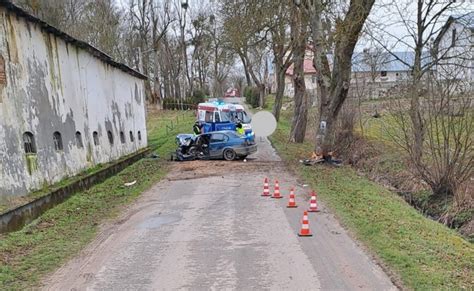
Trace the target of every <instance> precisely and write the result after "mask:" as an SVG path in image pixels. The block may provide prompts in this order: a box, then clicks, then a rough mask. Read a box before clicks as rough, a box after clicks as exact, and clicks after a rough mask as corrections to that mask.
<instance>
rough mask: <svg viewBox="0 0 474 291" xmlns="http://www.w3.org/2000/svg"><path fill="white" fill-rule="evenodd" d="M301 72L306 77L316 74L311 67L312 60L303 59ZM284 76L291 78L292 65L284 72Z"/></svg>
mask: <svg viewBox="0 0 474 291" xmlns="http://www.w3.org/2000/svg"><path fill="white" fill-rule="evenodd" d="M303 70H304V73H305V74H307V75H313V74H316V69H315V68H314V66H313V60H312V59H304V61H303ZM286 75H288V76H293V64H291V65H290V67H289V68H288V70H286Z"/></svg>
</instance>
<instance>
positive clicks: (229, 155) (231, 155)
mask: <svg viewBox="0 0 474 291" xmlns="http://www.w3.org/2000/svg"><path fill="white" fill-rule="evenodd" d="M235 157H236V154H235V152H234V150H233V149H225V150H224V159H225V160H226V161H233V160H234V159H235Z"/></svg>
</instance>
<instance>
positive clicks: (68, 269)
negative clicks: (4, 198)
mask: <svg viewBox="0 0 474 291" xmlns="http://www.w3.org/2000/svg"><path fill="white" fill-rule="evenodd" d="M258 141H259V152H258V153H257V154H255V155H254V157H253V158H250V159H249V160H248V162H246V163H244V162H242V161H236V162H224V161H215V162H212V161H194V162H189V163H186V162H184V163H177V164H176V165H175V167H174V170H173V171H172V172H171V173H169V175H168V178H167V179H165V180H164V181H162V182H160V183H158V184H156V185H155V186H154V187H153V188H151V189H150V190H149V191H147V192H145V193H144V194H143V195H142V196H141V197H140V198H139V200H138V201H137V202H136V203H135V204H134V205H132V206H131V207H130V208H129V209H127V210H126V211H125V213H124V214H123V216H122V217H121V218H120V219H119V220H117V221H116V222H114V223H110V224H108V225H105V226H103V227H102V232H101V233H100V235H99V237H98V238H97V239H96V240H95V241H94V242H93V243H92V244H91V245H90V246H88V247H87V248H86V250H85V251H84V252H82V253H81V254H80V255H79V256H77V257H76V258H74V259H73V260H71V261H70V262H68V263H67V264H66V265H65V266H63V267H62V268H61V269H59V270H58V271H57V272H56V273H55V274H53V275H52V276H51V277H50V278H48V279H47V280H46V281H45V282H44V286H43V288H44V289H48V290H162V289H167V290H170V289H239V290H250V289H292V290H317V289H322V290H355V289H360V290H392V289H396V287H395V286H394V285H393V284H392V283H391V281H390V279H389V277H388V276H387V275H386V274H385V273H384V272H383V271H382V270H381V268H380V267H379V266H378V265H377V264H376V263H375V262H374V261H373V260H372V259H371V258H370V257H369V256H368V255H367V254H365V253H364V251H363V250H362V249H361V248H360V247H359V246H358V244H357V242H355V241H354V240H353V239H351V238H350V237H349V235H348V234H347V233H346V231H345V230H344V229H343V228H342V227H341V226H340V225H339V223H338V222H337V220H336V219H335V218H334V217H333V216H332V215H331V214H330V212H329V211H328V210H327V209H326V208H325V207H324V205H321V207H322V211H321V212H319V213H312V214H310V215H309V218H310V228H311V230H312V232H313V234H314V235H313V236H312V237H298V236H297V232H298V230H299V228H300V226H301V223H300V221H301V218H302V213H303V210H304V209H305V208H306V207H307V206H308V202H307V199H306V198H305V199H303V196H304V195H306V194H307V193H308V192H309V189H308V188H305V187H302V185H298V183H297V181H296V179H295V178H294V177H293V176H292V175H291V174H289V173H288V172H287V171H286V170H285V168H284V166H283V165H282V163H281V162H279V158H278V156H277V155H276V154H275V153H274V151H273V149H272V148H271V146H270V144H269V143H268V141H267V140H266V139H258ZM265 177H269V178H271V179H272V180H273V179H279V181H280V187H281V191H282V194H283V195H285V196H287V195H288V190H289V187H291V186H295V187H296V191H295V192H296V195H297V199H296V200H297V203H298V204H299V207H298V208H296V209H288V208H286V207H285V206H286V203H287V199H286V198H285V199H280V200H277V199H271V198H264V197H260V194H261V192H262V183H263V180H264V178H265Z"/></svg>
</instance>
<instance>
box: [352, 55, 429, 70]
mask: <svg viewBox="0 0 474 291" xmlns="http://www.w3.org/2000/svg"><path fill="white" fill-rule="evenodd" d="M364 59H365V54H364V53H363V52H358V53H354V55H353V56H352V71H353V72H370V71H371V66H370V61H364ZM376 60H377V62H378V65H377V71H387V72H399V71H410V70H411V67H412V66H413V63H414V60H415V53H414V52H409V51H406V52H392V53H389V52H387V51H383V52H381V53H380V55H379V56H378V57H377V58H376ZM429 61H430V56H429V54H428V52H426V53H423V54H422V57H421V64H422V66H423V65H426V64H428V62H429ZM408 65H409V66H408Z"/></svg>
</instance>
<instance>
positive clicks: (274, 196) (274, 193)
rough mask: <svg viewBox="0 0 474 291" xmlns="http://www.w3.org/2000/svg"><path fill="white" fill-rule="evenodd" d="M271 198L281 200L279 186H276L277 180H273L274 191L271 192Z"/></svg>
mask: <svg viewBox="0 0 474 291" xmlns="http://www.w3.org/2000/svg"><path fill="white" fill-rule="evenodd" d="M272 198H277V199H280V198H283V196H281V195H280V185H279V184H278V180H275V191H274V192H273V196H272Z"/></svg>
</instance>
